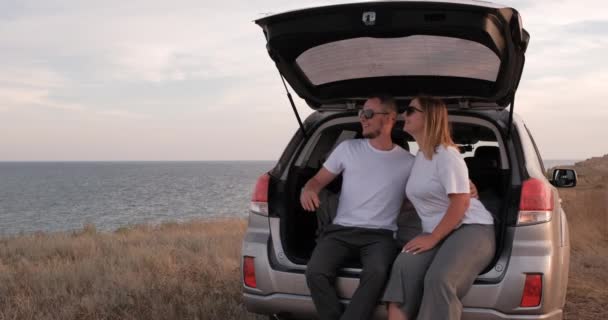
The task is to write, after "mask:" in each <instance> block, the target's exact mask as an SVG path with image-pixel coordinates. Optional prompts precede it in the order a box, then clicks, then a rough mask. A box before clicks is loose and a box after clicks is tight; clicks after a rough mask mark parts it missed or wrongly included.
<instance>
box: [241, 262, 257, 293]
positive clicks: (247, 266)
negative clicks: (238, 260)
mask: <svg viewBox="0 0 608 320" xmlns="http://www.w3.org/2000/svg"><path fill="white" fill-rule="evenodd" d="M243 281H244V282H245V285H246V286H248V287H250V288H257V283H256V282H255V263H254V259H253V257H243Z"/></svg>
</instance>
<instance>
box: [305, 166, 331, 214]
mask: <svg viewBox="0 0 608 320" xmlns="http://www.w3.org/2000/svg"><path fill="white" fill-rule="evenodd" d="M336 176H337V175H336V174H333V173H331V172H329V170H327V169H325V167H322V168H321V170H319V172H317V174H316V175H315V176H314V177H312V178H311V179H310V180H308V182H306V184H305V185H304V188H303V189H302V194H300V203H301V204H302V208H304V210H306V211H316V210H317V208H319V203H320V201H319V191H321V189H323V188H325V186H326V185H328V184H329V183H330V182H332V181H333V180H334V179H335V178H336Z"/></svg>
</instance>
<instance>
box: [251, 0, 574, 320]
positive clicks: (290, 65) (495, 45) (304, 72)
mask: <svg viewBox="0 0 608 320" xmlns="http://www.w3.org/2000/svg"><path fill="white" fill-rule="evenodd" d="M256 23H257V24H258V25H259V26H261V27H262V29H263V31H264V35H265V37H266V40H267V49H268V53H269V55H270V57H271V58H272V60H273V61H274V62H275V63H276V66H277V68H278V70H279V72H280V75H281V77H282V78H284V80H286V81H287V82H288V83H289V85H290V86H291V87H292V88H293V89H294V90H295V91H296V93H297V94H298V95H299V96H300V97H302V98H303V99H304V100H305V101H306V103H307V104H308V105H309V106H310V107H311V108H313V109H315V110H316V111H315V112H314V113H312V114H311V115H310V116H309V117H308V118H307V119H306V121H304V122H303V123H302V122H301V121H300V117H299V116H298V114H297V111H296V109H295V107H294V105H293V100H292V99H291V95H290V94H289V92H288V98H289V102H290V103H291V105H292V107H293V109H294V112H296V118H297V120H298V122H299V124H300V129H299V130H298V131H297V132H296V133H295V135H294V136H293V138H292V139H291V141H290V142H289V144H288V145H287V147H286V148H285V151H284V152H283V155H282V156H281V157H280V159H279V161H278V163H277V164H276V166H275V167H274V168H273V169H272V170H271V171H270V172H268V173H266V174H264V175H262V176H261V177H260V178H259V180H258V182H257V184H256V186H255V190H254V192H253V197H252V200H251V207H250V209H251V212H250V214H249V226H248V229H247V233H246V235H245V239H244V240H243V248H242V264H241V265H242V276H241V279H242V281H243V298H244V303H245V305H246V307H247V309H248V310H249V311H251V312H255V313H259V314H266V315H269V316H271V317H272V318H275V319H277V318H279V319H291V318H315V317H316V312H315V308H314V305H313V302H312V299H311V297H310V292H309V290H308V287H307V285H306V279H305V271H306V264H307V262H308V260H309V259H310V255H311V253H312V251H313V249H314V247H315V240H316V237H317V234H318V230H320V229H321V228H322V227H323V226H324V225H325V224H326V223H328V222H329V221H331V217H332V215H333V214H335V210H336V206H337V198H338V197H337V195H338V194H339V192H340V188H341V179H339V178H338V179H336V180H334V181H333V182H332V183H331V184H330V185H329V186H328V187H326V189H325V191H324V192H323V195H322V204H321V208H319V210H318V211H317V214H311V213H308V212H305V211H304V210H303V208H302V207H301V206H300V203H299V194H300V190H301V189H302V187H303V185H304V183H305V182H306V181H308V179H310V178H311V177H312V176H313V175H314V174H315V173H316V172H317V171H318V170H319V168H320V167H321V166H322V164H323V162H324V160H325V159H326V157H327V156H328V155H329V154H330V153H331V151H332V150H333V148H334V147H335V146H336V145H338V144H339V143H340V142H342V141H343V140H345V139H357V138H360V137H361V127H360V124H359V118H358V116H357V111H358V110H359V109H360V108H361V107H362V104H363V102H364V101H365V99H366V98H367V97H368V96H370V95H372V94H374V93H379V92H381V93H389V94H391V95H393V96H395V97H396V98H397V100H398V102H399V104H400V106H401V107H405V106H407V105H408V102H409V100H410V99H411V98H412V97H413V96H415V95H417V94H419V93H425V94H429V95H433V96H439V97H442V98H443V99H444V100H445V101H446V103H447V104H448V108H449V114H450V122H451V126H452V135H453V138H454V140H455V142H456V143H457V144H458V145H459V147H460V150H461V152H462V154H463V157H464V158H465V161H466V163H467V166H468V168H469V174H470V178H471V179H472V180H473V181H474V182H475V184H476V185H477V188H478V190H479V195H480V200H481V201H482V202H483V203H484V205H485V206H486V208H488V210H490V211H491V212H492V214H493V215H494V218H495V222H496V223H495V227H496V236H497V239H496V240H497V250H496V254H495V257H494V259H493V260H492V262H491V263H490V265H488V266H487V268H486V269H485V270H484V271H483V272H482V273H481V274H479V276H478V277H477V279H476V281H475V283H474V285H473V287H472V288H471V290H470V291H469V292H468V293H467V294H466V296H465V297H464V298H463V299H462V302H463V304H464V312H463V319H562V317H563V307H564V303H565V297H566V287H567V282H568V268H569V258H570V247H569V243H570V241H569V235H568V223H567V220H566V216H565V214H564V211H563V210H562V207H561V205H560V200H559V196H558V194H557V189H556V188H555V187H574V186H575V185H576V173H575V172H574V171H573V170H565V169H564V170H562V169H556V170H554V172H553V173H552V174H551V176H550V177H549V178H547V177H545V168H544V167H543V163H542V161H541V158H540V155H539V152H538V149H537V147H536V145H535V143H534V140H533V139H532V136H531V134H530V132H529V130H528V129H527V128H526V126H525V125H524V122H523V121H522V119H521V118H520V117H519V116H517V115H516V114H514V112H513V109H514V102H515V93H516V89H517V86H518V84H519V80H520V77H521V74H522V71H523V65H524V53H525V50H526V48H527V45H528V41H529V35H528V33H527V32H526V31H525V30H524V29H523V28H522V25H521V19H520V16H519V13H518V12H517V11H515V10H514V9H512V8H508V7H503V6H499V5H494V4H490V3H487V2H459V3H455V2H453V1H450V2H445V3H440V2H373V3H355V4H345V5H335V6H326V7H319V8H311V9H305V10H299V11H292V12H287V13H283V14H278V15H273V16H268V17H265V18H262V19H260V20H257V21H256ZM286 89H287V86H286ZM402 121H403V119H400V120H399V122H398V123H397V125H396V128H401V127H402V126H403V122H402ZM393 141H394V142H395V143H397V144H400V145H401V146H403V147H405V148H409V150H410V151H411V152H415V151H416V149H417V145H416V143H415V142H414V141H413V139H412V138H411V137H410V136H408V135H407V134H405V133H404V132H402V131H401V130H395V132H394V135H393ZM411 216H412V215H410V216H406V213H405V212H404V213H403V216H401V217H400V218H399V231H398V232H397V237H396V238H397V241H398V240H401V241H404V238H407V237H408V235H411V234H415V233H416V232H417V230H418V229H417V228H419V226H417V225H416V221H413V222H412V220H415V219H412V217H411ZM414 217H415V215H414ZM397 241H396V242H397ZM396 245H397V244H396ZM471 250H475V247H474V245H473V246H472V247H471ZM360 272H361V269H360V264H359V261H357V260H356V259H355V260H352V261H348V262H347V263H345V265H344V266H343V267H342V269H341V270H340V272H339V274H338V278H337V280H336V286H337V288H338V292H339V295H340V297H341V298H342V299H343V302H344V303H345V304H347V303H348V302H349V298H350V297H351V296H352V294H353V292H354V291H355V289H356V288H357V285H358V281H359V280H358V277H359V274H360ZM374 317H375V318H377V319H384V318H385V317H386V311H385V309H384V307H383V306H382V305H381V304H380V302H379V303H378V308H377V310H376V312H375V315H374Z"/></svg>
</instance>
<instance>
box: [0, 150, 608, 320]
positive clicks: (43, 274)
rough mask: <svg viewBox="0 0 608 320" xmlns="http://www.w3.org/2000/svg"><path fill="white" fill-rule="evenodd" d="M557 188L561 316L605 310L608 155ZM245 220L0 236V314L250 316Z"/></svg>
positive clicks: (597, 315) (592, 315)
mask: <svg viewBox="0 0 608 320" xmlns="http://www.w3.org/2000/svg"><path fill="white" fill-rule="evenodd" d="M575 168H576V169H577V172H578V173H579V179H580V185H579V186H578V187H577V188H575V189H562V190H560V195H561V197H562V199H563V200H564V202H563V206H564V209H565V210H566V213H567V216H568V219H569V223H570V232H571V245H572V257H571V258H572V259H571V268H570V269H571V270H570V281H569V287H568V298H567V300H568V301H567V303H566V317H565V318H566V319H594V320H595V319H597V320H599V319H602V320H604V319H606V318H608V313H607V312H606V309H605V304H606V302H608V290H606V288H607V287H608V268H607V266H608V214H607V212H606V208H608V189H607V186H608V156H605V157H604V158H603V159H599V160H597V159H592V160H589V161H586V162H583V163H579V164H577V165H576V166H575ZM245 229H246V222H245V221H244V220H240V219H231V220H217V221H206V222H203V221H193V222H190V223H186V224H175V223H173V224H164V225H161V226H157V227H151V226H135V227H131V228H122V229H120V230H117V231H116V232H114V233H98V232H97V231H96V230H95V228H94V227H92V226H87V227H85V228H84V229H83V230H82V231H79V232H76V233H56V234H34V235H22V236H17V237H11V238H4V239H0V320H4V319H259V317H254V316H253V315H249V314H247V312H246V311H245V309H244V308H243V306H242V304H241V284H240V282H239V257H240V249H241V241H242V238H243V235H244V232H245Z"/></svg>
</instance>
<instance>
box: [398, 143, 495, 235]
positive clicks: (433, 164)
mask: <svg viewBox="0 0 608 320" xmlns="http://www.w3.org/2000/svg"><path fill="white" fill-rule="evenodd" d="M469 192H470V188H469V170H468V169H467V166H466V164H465V162H464V160H463V159H462V156H461V155H460V152H458V150H457V149H456V148H455V147H447V148H446V147H444V146H439V147H437V149H436V152H435V154H434V155H433V159H432V160H429V159H427V158H426V157H425V156H424V153H423V152H422V151H418V154H417V155H416V160H415V161H414V166H413V168H412V173H411V174H410V177H409V180H408V182H407V185H406V188H405V193H406V195H407V198H408V199H409V200H410V201H411V202H412V204H413V205H414V207H415V208H416V211H417V212H418V215H419V216H420V220H421V221H422V231H423V232H427V233H430V232H433V230H434V229H435V227H436V226H437V225H438V224H439V222H440V221H441V219H442V218H443V216H444V215H445V213H446V211H447V209H448V206H449V205H450V199H449V198H448V195H449V194H452V193H469ZM462 223H464V224H493V223H494V219H493V218H492V214H490V212H489V211H488V210H486V208H485V207H484V206H483V204H482V203H481V202H480V201H479V200H478V199H474V198H471V202H470V205H469V208H468V209H467V211H466V212H465V214H464V218H463V219H462Z"/></svg>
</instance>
